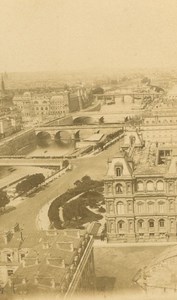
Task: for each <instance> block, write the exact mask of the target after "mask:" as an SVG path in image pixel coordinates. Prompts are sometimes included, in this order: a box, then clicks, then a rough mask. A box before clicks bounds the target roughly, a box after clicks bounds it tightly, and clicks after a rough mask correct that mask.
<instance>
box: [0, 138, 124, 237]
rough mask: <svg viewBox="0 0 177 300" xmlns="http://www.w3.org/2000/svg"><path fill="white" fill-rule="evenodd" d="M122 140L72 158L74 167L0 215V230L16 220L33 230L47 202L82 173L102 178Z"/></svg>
mask: <svg viewBox="0 0 177 300" xmlns="http://www.w3.org/2000/svg"><path fill="white" fill-rule="evenodd" d="M120 144H122V141H119V142H118V143H116V144H114V145H113V146H111V147H110V148H108V149H107V150H105V151H103V152H101V153H100V154H98V155H97V156H93V157H87V158H80V159H76V160H73V164H74V168H73V170H72V171H68V172H66V174H65V175H63V176H62V177H60V178H59V179H56V180H55V181H53V182H52V183H50V185H49V186H47V187H45V190H42V191H40V192H39V193H38V194H36V195H35V196H34V197H33V198H28V199H26V200H24V202H23V203H21V204H19V205H18V207H17V208H16V209H15V210H13V211H11V212H8V213H6V214H4V215H1V216H0V230H3V229H9V228H11V227H12V226H13V225H14V224H15V223H16V222H19V223H20V224H21V225H22V226H23V227H24V230H25V231H26V232H27V231H28V232H30V231H31V232H33V233H34V234H35V232H36V231H37V228H36V216H37V214H38V212H39V210H40V209H41V207H43V205H45V204H46V203H47V202H49V201H50V200H51V199H52V198H54V197H57V196H58V195H60V194H62V193H64V192H65V191H66V190H67V189H68V188H69V187H72V185H73V183H74V182H75V181H76V180H77V179H80V178H82V177H83V176H84V175H89V176H91V177H92V178H93V179H98V180H99V179H103V177H104V176H105V174H106V170H107V160H108V158H111V157H112V156H114V155H115V154H116V153H117V151H118V150H119V148H120Z"/></svg>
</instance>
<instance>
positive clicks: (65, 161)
mask: <svg viewBox="0 0 177 300" xmlns="http://www.w3.org/2000/svg"><path fill="white" fill-rule="evenodd" d="M68 166H69V161H68V160H67V159H65V160H64V161H63V162H62V167H63V168H67V167H68Z"/></svg>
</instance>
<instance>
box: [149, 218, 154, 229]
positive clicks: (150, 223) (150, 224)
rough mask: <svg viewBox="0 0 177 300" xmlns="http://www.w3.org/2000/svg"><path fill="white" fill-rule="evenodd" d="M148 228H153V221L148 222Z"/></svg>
mask: <svg viewBox="0 0 177 300" xmlns="http://www.w3.org/2000/svg"><path fill="white" fill-rule="evenodd" d="M149 227H150V228H153V227H154V220H152V219H151V220H149Z"/></svg>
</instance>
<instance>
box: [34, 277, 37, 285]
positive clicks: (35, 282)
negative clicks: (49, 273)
mask: <svg viewBox="0 0 177 300" xmlns="http://www.w3.org/2000/svg"><path fill="white" fill-rule="evenodd" d="M34 284H35V285H36V284H38V278H37V276H35V277H34Z"/></svg>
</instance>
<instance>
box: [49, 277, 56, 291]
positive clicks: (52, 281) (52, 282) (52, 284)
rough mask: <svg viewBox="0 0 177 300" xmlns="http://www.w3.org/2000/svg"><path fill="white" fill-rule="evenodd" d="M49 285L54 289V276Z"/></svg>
mask: <svg viewBox="0 0 177 300" xmlns="http://www.w3.org/2000/svg"><path fill="white" fill-rule="evenodd" d="M50 283H51V287H52V288H53V289H55V280H54V278H52V279H51V282H50Z"/></svg>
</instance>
